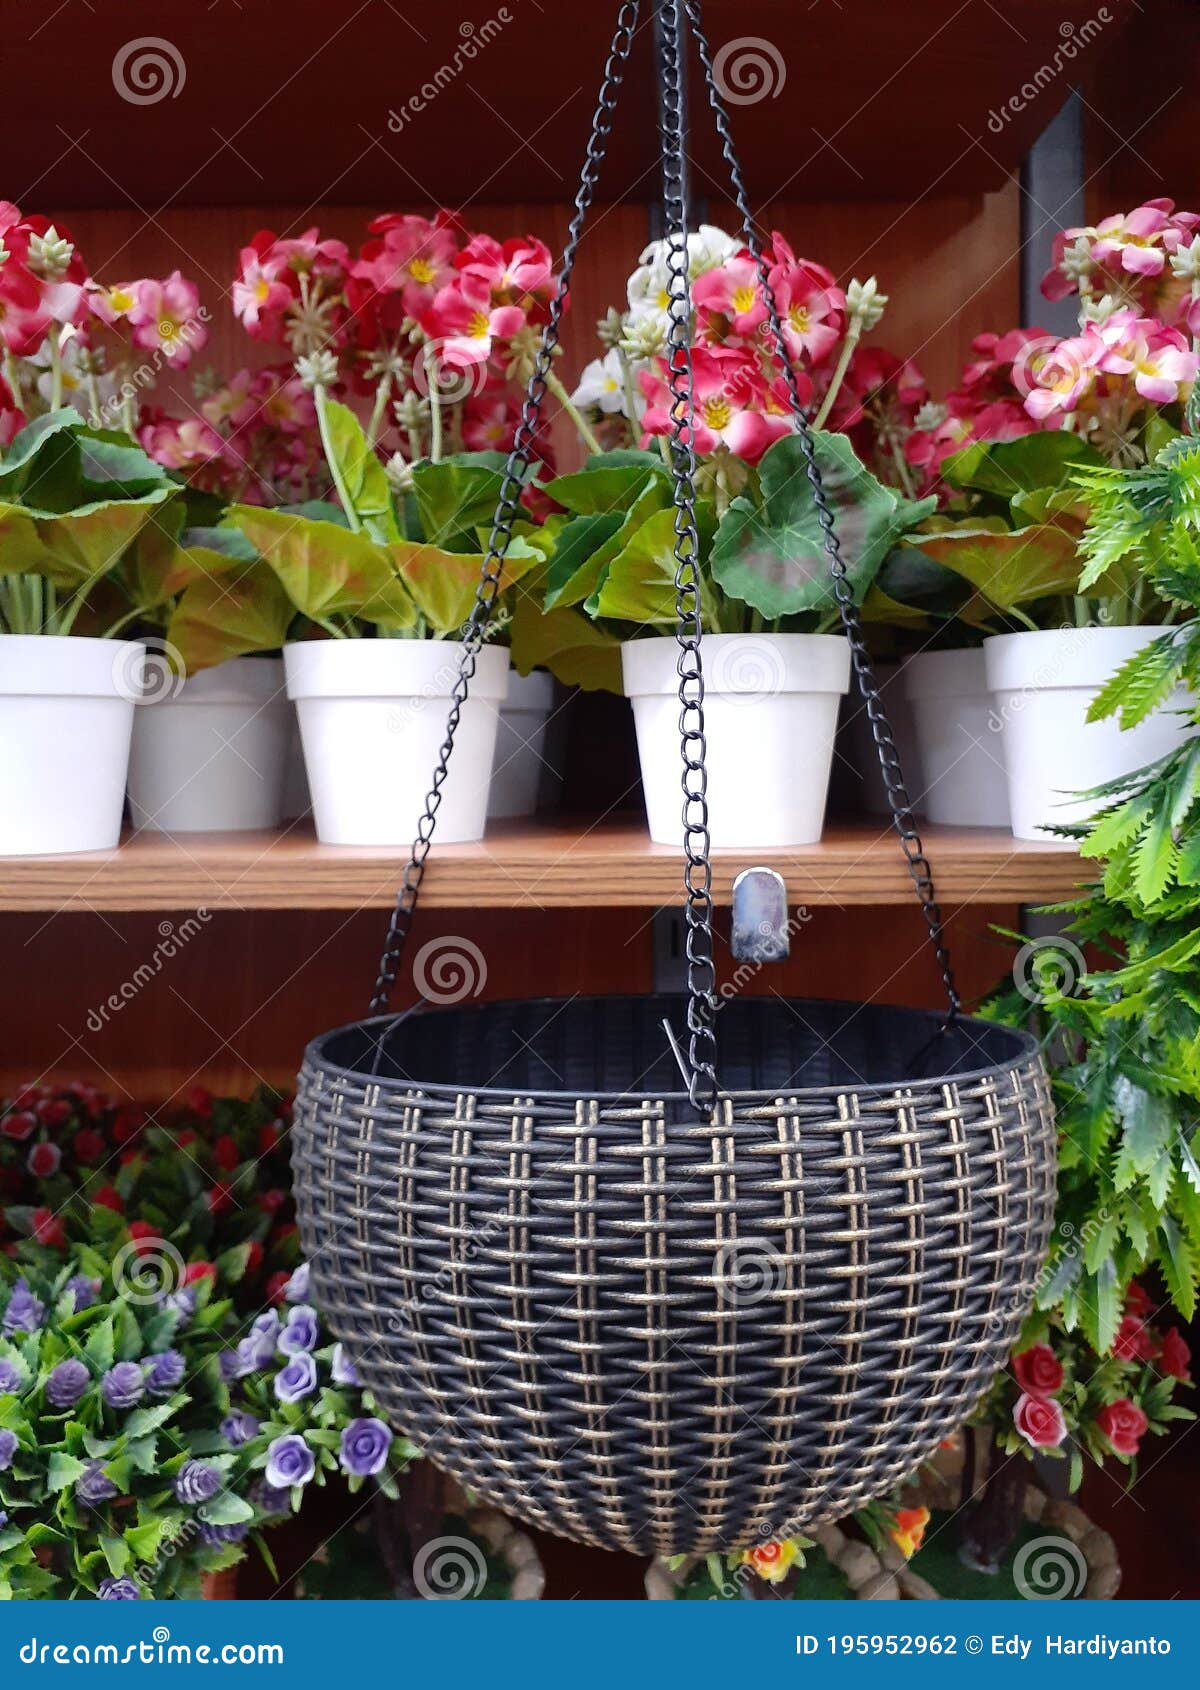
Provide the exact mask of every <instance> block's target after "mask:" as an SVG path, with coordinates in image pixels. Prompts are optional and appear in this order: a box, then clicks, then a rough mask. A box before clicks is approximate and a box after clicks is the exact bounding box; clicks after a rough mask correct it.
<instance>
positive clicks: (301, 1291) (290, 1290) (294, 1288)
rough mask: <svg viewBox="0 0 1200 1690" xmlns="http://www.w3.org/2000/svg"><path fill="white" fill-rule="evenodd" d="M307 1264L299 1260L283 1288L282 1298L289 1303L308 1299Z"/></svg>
mask: <svg viewBox="0 0 1200 1690" xmlns="http://www.w3.org/2000/svg"><path fill="white" fill-rule="evenodd" d="M308 1276H309V1266H308V1263H307V1262H301V1263H300V1266H299V1267H298V1268H297V1269H296V1271H295V1272H294V1273H293V1275H292V1277H291V1278H290V1279H289V1280H288V1282H287V1284H286V1285H285V1286H284V1288H283V1295H284V1299H285V1300H286V1301H287V1302H289V1303H303V1302H306V1301H307V1299H308Z"/></svg>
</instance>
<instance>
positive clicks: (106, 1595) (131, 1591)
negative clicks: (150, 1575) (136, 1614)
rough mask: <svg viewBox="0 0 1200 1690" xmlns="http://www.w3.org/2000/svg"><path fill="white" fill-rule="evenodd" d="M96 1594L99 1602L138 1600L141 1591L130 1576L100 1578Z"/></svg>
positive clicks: (139, 1599)
mask: <svg viewBox="0 0 1200 1690" xmlns="http://www.w3.org/2000/svg"><path fill="white" fill-rule="evenodd" d="M96 1595H97V1596H98V1597H99V1598H100V1600H101V1602H140V1601H141V1599H142V1593H141V1591H140V1590H139V1589H138V1587H137V1584H136V1582H135V1581H134V1580H133V1579H130V1578H124V1579H102V1580H101V1581H100V1588H99V1589H98V1590H97V1592H96Z"/></svg>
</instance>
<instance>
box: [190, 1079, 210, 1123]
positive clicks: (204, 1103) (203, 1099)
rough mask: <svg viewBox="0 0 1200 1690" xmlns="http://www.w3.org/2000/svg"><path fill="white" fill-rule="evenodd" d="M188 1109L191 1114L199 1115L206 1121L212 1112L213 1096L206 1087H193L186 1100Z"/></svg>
mask: <svg viewBox="0 0 1200 1690" xmlns="http://www.w3.org/2000/svg"><path fill="white" fill-rule="evenodd" d="M184 1101H185V1102H186V1103H187V1106H188V1108H189V1109H190V1110H191V1111H192V1113H193V1114H195V1115H199V1116H200V1117H201V1119H202V1120H205V1121H207V1120H208V1118H209V1116H210V1115H211V1114H212V1111H213V1096H212V1092H210V1091H209V1089H208V1087H207V1086H193V1087H192V1089H191V1091H189V1092H188V1094H187V1097H186V1099H185V1100H184Z"/></svg>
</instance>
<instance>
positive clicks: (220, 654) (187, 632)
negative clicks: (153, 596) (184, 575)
mask: <svg viewBox="0 0 1200 1690" xmlns="http://www.w3.org/2000/svg"><path fill="white" fill-rule="evenodd" d="M294 615H295V611H294V610H293V607H292V602H291V600H290V599H289V597H288V595H287V593H286V592H285V591H284V588H283V584H282V582H281V581H280V580H279V579H278V577H277V576H276V574H275V572H274V571H273V570H271V569H269V568H268V567H267V566H266V565H265V564H258V565H255V566H254V567H252V568H245V566H243V573H242V574H241V575H240V576H239V578H238V579H237V580H232V579H230V577H229V576H224V577H220V576H218V577H215V578H214V577H208V576H206V577H204V578H203V579H201V580H199V581H194V582H193V583H192V585H191V586H190V587H188V589H187V590H186V592H184V593H183V594H182V595H181V597H180V599H179V603H178V604H177V605H176V607H175V609H174V611H173V612H172V615H171V619H170V621H169V622H168V624H167V635H166V637H167V644H168V645H169V646H174V647H175V649H176V650H177V651H178V652H179V655H180V657H181V659H182V661H183V666H184V671H185V673H186V674H189V675H195V674H198V673H199V671H200V670H202V669H208V668H211V667H212V665H213V664H215V663H224V662H225V661H226V660H227V659H229V658H231V657H245V656H248V655H250V654H251V653H254V652H262V651H277V650H278V649H279V647H280V646H281V645H282V644H283V642H284V640H285V639H286V638H287V632H288V628H289V626H290V625H291V622H292V618H293V616H294Z"/></svg>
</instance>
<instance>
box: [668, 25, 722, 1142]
mask: <svg viewBox="0 0 1200 1690" xmlns="http://www.w3.org/2000/svg"><path fill="white" fill-rule="evenodd" d="M655 15H656V19H657V23H658V51H659V74H660V77H661V89H660V93H661V125H662V180H663V213H664V218H665V222H666V227H667V275H668V281H667V319H668V325H669V326H668V331H667V379H668V384H669V387H670V392H671V409H670V416H671V473H672V476H673V478H674V482H675V546H674V556H675V614H676V619H677V631H676V640H677V641H678V644H679V659H678V663H677V665H676V667H677V669H678V672H679V737H680V744H681V749H682V755H683V772H682V776H681V784H682V788H683V850H684V859H685V862H684V874H683V884H684V892H685V901H684V920H685V922H686V925H687V938H686V959H687V990H688V1009H687V1022H688V1068H689V1070H690V1073H689V1078H688V1097H689V1099H690V1101H691V1103H692V1106H693V1108H694V1109H695V1110H696V1111H697V1113H698V1114H699V1115H700V1116H701V1117H702V1118H703V1119H707V1118H708V1117H709V1116H710V1115H711V1113H712V1109H713V1107H714V1105H715V1103H716V1099H717V1075H716V1055H717V1041H716V1032H715V1027H714V1022H715V1018H716V1004H717V999H716V983H717V981H716V968H715V965H714V962H713V934H712V916H713V899H712V867H711V865H710V863H709V832H708V772H707V769H706V767H705V750H706V746H705V739H704V671H703V667H702V664H701V659H700V637H701V632H702V619H701V604H700V543H699V538H698V535H697V532H696V485H695V477H696V453H695V446H694V439H695V430H694V418H693V415H692V406H693V392H692V310H691V288H690V285H689V278H688V241H687V237H688V207H687V186H686V168H687V161H686V157H685V153H684V148H685V146H686V130H687V117H686V108H685V100H686V91H685V86H684V76H685V56H684V52H683V45H684V40H685V35H684V28H685V26H684V20H683V13H682V10H681V9H680V5H679V0H658V3H657V6H656V13H655Z"/></svg>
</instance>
